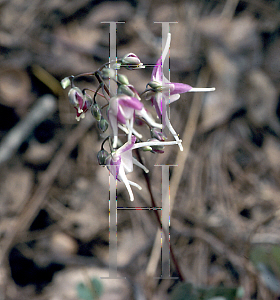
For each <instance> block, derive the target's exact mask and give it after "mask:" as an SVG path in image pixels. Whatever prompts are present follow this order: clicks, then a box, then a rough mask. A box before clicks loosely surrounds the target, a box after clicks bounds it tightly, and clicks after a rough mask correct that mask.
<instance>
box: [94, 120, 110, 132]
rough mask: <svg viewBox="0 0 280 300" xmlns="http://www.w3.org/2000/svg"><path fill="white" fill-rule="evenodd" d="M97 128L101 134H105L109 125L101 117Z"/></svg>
mask: <svg viewBox="0 0 280 300" xmlns="http://www.w3.org/2000/svg"><path fill="white" fill-rule="evenodd" d="M97 126H98V128H99V129H100V130H101V131H102V132H105V131H106V130H107V129H108V127H109V124H108V122H107V121H106V120H105V119H104V118H103V117H101V119H100V121H99V122H98V123H97Z"/></svg>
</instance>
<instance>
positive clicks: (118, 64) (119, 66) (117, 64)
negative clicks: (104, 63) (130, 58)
mask: <svg viewBox="0 0 280 300" xmlns="http://www.w3.org/2000/svg"><path fill="white" fill-rule="evenodd" d="M121 65H122V64H121V63H115V64H113V65H112V69H114V70H119V69H120V68H121Z"/></svg>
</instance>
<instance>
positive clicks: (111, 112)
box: [108, 94, 143, 148]
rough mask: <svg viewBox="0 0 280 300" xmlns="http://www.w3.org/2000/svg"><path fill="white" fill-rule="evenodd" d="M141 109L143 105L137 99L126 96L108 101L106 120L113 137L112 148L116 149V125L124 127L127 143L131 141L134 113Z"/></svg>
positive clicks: (119, 96)
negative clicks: (107, 119)
mask: <svg viewBox="0 0 280 300" xmlns="http://www.w3.org/2000/svg"><path fill="white" fill-rule="evenodd" d="M142 108H143V103H141V102H140V101H139V100H138V99H137V98H135V97H130V96H128V95H124V94H121V95H117V96H115V97H112V98H111V99H110V103H109V109H108V118H109V121H110V124H111V126H112V130H113V135H114V140H113V148H116V147H117V143H118V124H123V125H126V127H127V129H128V141H129V142H130V141H131V135H132V133H135V130H134V129H133V124H134V118H135V111H141V110H142ZM136 134H137V132H136ZM140 136H141V135H140Z"/></svg>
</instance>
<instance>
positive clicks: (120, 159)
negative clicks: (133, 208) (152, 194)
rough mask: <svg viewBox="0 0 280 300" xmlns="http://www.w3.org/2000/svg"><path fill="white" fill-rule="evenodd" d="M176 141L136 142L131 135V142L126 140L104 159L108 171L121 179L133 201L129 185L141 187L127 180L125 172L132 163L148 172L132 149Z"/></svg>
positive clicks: (174, 142) (130, 169) (129, 170)
mask: <svg viewBox="0 0 280 300" xmlns="http://www.w3.org/2000/svg"><path fill="white" fill-rule="evenodd" d="M177 143H178V142H177V141H171V142H161V141H158V140H154V141H150V142H140V143H136V137H135V136H134V135H132V136H131V142H126V143H125V144H124V145H123V146H121V147H120V148H118V149H117V150H116V151H113V152H112V153H111V155H110V156H109V157H108V158H107V159H106V164H107V167H108V169H109V171H110V173H111V174H112V175H113V176H114V177H115V178H116V179H117V180H119V181H122V182H123V183H124V184H125V186H126V188H127V191H128V193H129V197H130V200H131V201H133V200H134V196H133V192H132V189H131V185H132V186H135V187H137V188H138V189H139V190H141V189H142V188H141V187H140V186H139V185H138V184H137V183H135V182H133V181H130V180H128V179H127V177H126V174H127V173H130V172H132V171H133V165H134V164H135V165H137V166H138V167H140V168H142V169H143V170H144V171H145V172H146V173H148V172H149V170H148V169H147V168H146V167H145V166H144V165H142V164H141V163H140V162H139V161H138V160H136V159H135V158H134V157H133V156H132V150H133V149H137V148H142V147H147V146H165V145H174V144H177Z"/></svg>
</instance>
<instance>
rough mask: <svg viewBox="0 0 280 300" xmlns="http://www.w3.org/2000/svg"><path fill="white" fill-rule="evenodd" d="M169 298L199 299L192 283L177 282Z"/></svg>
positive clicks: (171, 299)
mask: <svg viewBox="0 0 280 300" xmlns="http://www.w3.org/2000/svg"><path fill="white" fill-rule="evenodd" d="M170 300H199V297H198V294H197V293H196V292H195V290H194V289H193V286H192V284H190V283H179V284H177V285H176V287H175V288H174V290H173V291H172V293H171V298H170Z"/></svg>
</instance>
